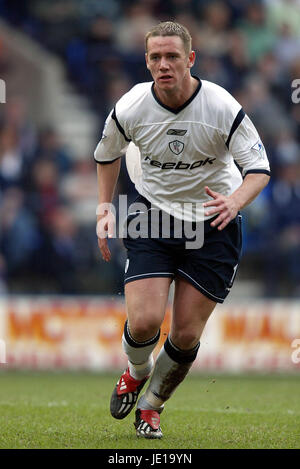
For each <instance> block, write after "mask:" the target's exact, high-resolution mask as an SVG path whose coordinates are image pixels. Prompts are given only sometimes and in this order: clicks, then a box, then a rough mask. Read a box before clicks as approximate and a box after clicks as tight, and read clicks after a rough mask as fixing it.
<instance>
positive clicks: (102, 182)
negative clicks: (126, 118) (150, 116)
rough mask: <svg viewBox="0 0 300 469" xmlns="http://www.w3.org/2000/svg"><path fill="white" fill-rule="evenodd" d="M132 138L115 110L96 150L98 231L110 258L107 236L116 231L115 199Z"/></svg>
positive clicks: (103, 252)
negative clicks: (123, 130) (127, 134)
mask: <svg viewBox="0 0 300 469" xmlns="http://www.w3.org/2000/svg"><path fill="white" fill-rule="evenodd" d="M129 141H130V140H129V139H127V138H126V136H125V135H124V133H122V129H121V128H120V124H119V123H118V121H117V118H116V115H115V112H114V111H112V112H111V113H110V115H109V116H108V118H107V120H106V122H105V126H104V130H103V134H102V138H101V140H100V142H99V143H98V145H97V148H96V150H95V153H94V158H95V161H96V162H97V180H98V207H97V230H96V231H97V236H98V245H99V248H100V251H101V254H102V257H103V259H104V260H105V261H107V262H108V261H110V259H111V252H110V250H109V247H108V243H107V236H108V237H112V236H113V235H114V231H115V216H114V211H113V210H112V206H111V203H112V200H113V196H114V191H115V188H116V184H117V180H118V177H119V173H120V166H121V155H122V154H124V153H125V151H126V148H127V146H128V144H129Z"/></svg>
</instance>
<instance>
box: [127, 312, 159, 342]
mask: <svg viewBox="0 0 300 469" xmlns="http://www.w3.org/2000/svg"><path fill="white" fill-rule="evenodd" d="M159 328H160V321H158V320H156V319H155V318H149V319H147V318H145V317H144V316H143V317H139V318H135V319H132V318H131V320H130V324H129V329H130V334H131V335H132V337H133V339H134V340H136V341H138V342H145V341H146V340H149V339H152V337H154V336H155V335H156V334H157V332H158V331H159Z"/></svg>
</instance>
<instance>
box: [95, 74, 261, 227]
mask: <svg viewBox="0 0 300 469" xmlns="http://www.w3.org/2000/svg"><path fill="white" fill-rule="evenodd" d="M130 142H133V143H132V144H134V145H135V146H136V147H137V148H138V150H139V151H137V150H136V149H134V148H135V147H133V146H132V145H131V147H129V149H128V145H129V143H130ZM127 149H128V156H127V166H128V169H129V174H130V176H131V178H132V179H133V181H134V183H135V186H136V189H137V191H138V192H139V193H140V194H141V195H143V196H144V197H145V198H146V199H148V200H149V201H150V202H151V203H152V204H154V205H156V206H159V207H161V208H162V209H163V210H165V211H167V212H168V213H172V215H174V216H175V217H177V218H184V219H186V220H188V221H191V220H193V219H194V218H192V210H190V211H189V207H191V203H192V204H194V205H195V204H197V207H198V208H199V207H200V206H201V207H202V203H203V202H206V201H208V200H211V198H210V197H209V196H208V195H207V194H206V192H205V186H208V187H210V189H212V190H213V191H216V192H219V193H221V194H224V195H226V196H228V195H230V194H231V193H232V192H233V191H234V190H235V189H236V188H237V187H238V186H239V185H240V184H241V182H242V176H241V174H240V171H239V170H238V169H237V167H236V165H235V162H236V163H237V164H238V165H239V166H240V168H241V171H242V175H243V176H245V175H246V174H248V173H257V172H259V173H266V174H269V172H270V167H269V162H268V158H267V155H266V152H265V149H264V146H263V144H262V142H261V140H260V137H259V135H258V133H257V130H256V129H255V127H254V125H253V123H252V122H251V120H250V119H249V117H248V116H247V115H246V114H245V113H244V111H243V109H242V108H241V105H240V104H239V103H238V102H237V101H236V100H235V99H234V98H233V97H232V96H231V95H230V94H229V93H228V92H227V91H226V90H225V89H224V88H222V87H220V86H218V85H216V84H214V83H211V82H208V81H205V80H201V81H200V80H199V85H198V87H197V89H196V91H195V92H194V94H193V95H192V96H191V98H190V99H189V100H188V101H187V102H186V103H185V104H183V105H182V106H181V107H180V108H177V109H172V108H169V107H168V106H166V105H164V104H163V103H162V102H160V101H159V99H158V97H157V96H156V94H155V92H154V86H153V82H149V83H140V84H138V85H136V86H134V87H133V88H132V89H131V90H130V91H129V92H128V93H126V94H125V95H124V96H123V97H122V98H121V99H120V100H119V101H118V102H117V104H116V106H115V108H114V109H113V110H112V111H111V113H110V114H109V116H108V118H107V120H106V122H105V126H104V130H103V135H102V138H101V140H100V142H99V144H98V145H97V148H96V150H95V154H94V156H95V160H96V161H97V162H98V163H111V162H113V161H114V160H115V159H117V158H119V157H120V156H121V155H123V154H125V153H126V150H127ZM138 159H139V160H140V161H139V162H137V161H138ZM184 204H185V205H184ZM187 208H188V209H187ZM203 218H208V217H204V215H203V210H202V209H199V211H198V213H197V220H198V221H199V220H200V219H203Z"/></svg>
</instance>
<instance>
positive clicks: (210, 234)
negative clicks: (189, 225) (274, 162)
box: [123, 196, 242, 303]
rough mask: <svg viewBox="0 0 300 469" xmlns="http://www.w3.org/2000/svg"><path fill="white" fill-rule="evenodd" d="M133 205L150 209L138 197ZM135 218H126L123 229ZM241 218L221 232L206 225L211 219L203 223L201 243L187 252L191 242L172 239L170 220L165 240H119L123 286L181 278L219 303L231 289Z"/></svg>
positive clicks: (208, 224) (130, 215) (238, 258)
mask: <svg viewBox="0 0 300 469" xmlns="http://www.w3.org/2000/svg"><path fill="white" fill-rule="evenodd" d="M135 202H141V203H144V204H145V205H146V206H147V207H148V209H149V208H151V204H150V202H148V201H147V200H146V199H145V198H144V197H142V196H139V197H138V198H137V199H136V201H135ZM150 212H151V210H149V211H148V214H150ZM138 215H139V214H138V213H133V214H129V215H128V217H127V221H126V223H127V226H128V224H129V223H130V221H132V220H133V219H134V218H135V217H137V216H138ZM241 218H242V217H241V215H237V217H236V218H234V219H233V220H232V221H231V222H230V223H229V224H228V225H227V226H226V227H225V228H224V229H223V230H222V231H219V230H218V229H217V228H216V227H212V226H211V225H210V223H211V222H212V220H213V219H210V220H207V221H205V222H204V227H203V228H204V242H203V245H202V247H201V248H199V249H187V248H186V241H191V239H189V238H186V236H182V237H181V238H175V237H173V236H172V229H173V228H174V218H173V217H171V222H170V228H171V230H170V233H171V236H170V238H169V239H165V238H163V237H159V236H158V237H155V238H154V237H152V238H151V237H148V238H142V237H140V238H139V237H137V238H133V237H130V236H129V235H128V236H127V238H124V239H123V242H124V246H125V248H126V249H127V262H126V267H125V277H124V283H125V284H126V283H128V282H133V281H135V280H139V279H143V278H150V277H170V278H172V279H174V278H176V277H182V278H184V279H186V280H187V281H188V282H189V283H191V284H192V285H193V286H194V287H195V288H196V289H197V290H199V291H200V292H201V293H203V294H204V295H205V296H207V297H208V298H210V299H211V300H213V301H215V302H217V303H223V301H224V300H225V298H226V296H227V295H228V293H229V291H230V288H231V287H232V285H233V281H234V279H235V275H236V270H237V267H238V264H239V261H240V257H241V248H242V231H241ZM158 235H161V233H159V234H158Z"/></svg>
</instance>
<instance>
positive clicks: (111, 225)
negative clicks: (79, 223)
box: [96, 158, 121, 262]
mask: <svg viewBox="0 0 300 469" xmlns="http://www.w3.org/2000/svg"><path fill="white" fill-rule="evenodd" d="M120 167H121V159H120V158H118V159H117V160H115V161H113V162H112V163H110V164H101V163H100V164H98V166H97V180H98V207H97V230H96V231H97V237H98V246H99V249H100V251H101V254H102V257H103V259H104V260H105V261H106V262H109V261H110V259H111V252H110V250H109V247H108V243H107V237H108V238H112V237H113V236H114V231H115V216H114V212H113V210H111V203H112V200H113V196H114V192H115V188H116V184H117V180H118V177H119V173H120Z"/></svg>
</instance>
